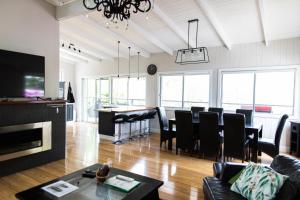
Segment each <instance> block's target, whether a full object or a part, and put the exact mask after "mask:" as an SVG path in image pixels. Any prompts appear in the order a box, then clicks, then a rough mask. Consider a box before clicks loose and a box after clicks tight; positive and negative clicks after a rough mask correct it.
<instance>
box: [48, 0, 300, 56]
mask: <svg viewBox="0 0 300 200" xmlns="http://www.w3.org/2000/svg"><path fill="white" fill-rule="evenodd" d="M47 1H48V2H50V3H52V4H54V5H56V6H58V7H60V8H62V7H67V6H68V5H71V4H74V3H76V2H77V3H78V4H77V5H81V4H82V0H47ZM61 5H63V6H61ZM70 7H71V6H70ZM82 7H83V6H82ZM83 10H84V9H83ZM85 12H86V11H85ZM79 14H80V15H78V13H75V14H74V15H72V14H69V16H72V17H71V18H67V19H66V18H64V19H61V20H60V26H61V36H62V37H61V38H62V41H64V42H72V43H74V44H75V45H76V46H78V47H80V48H81V49H82V50H83V51H85V52H86V54H89V55H91V56H92V58H99V59H111V58H113V57H116V56H117V51H116V50H117V41H118V40H120V41H121V56H122V57H127V54H128V46H132V47H133V51H132V53H133V54H136V52H137V51H141V55H142V56H145V57H149V55H151V53H159V52H166V53H168V54H172V52H173V51H175V50H177V49H181V48H186V47H187V43H186V40H187V21H188V20H190V19H195V18H197V19H199V33H198V46H207V47H214V46H225V47H227V48H228V50H230V48H234V45H235V44H244V43H253V42H264V43H266V44H268V42H270V41H272V40H278V39H286V38H294V37H300V20H299V19H300V0H155V6H154V9H153V10H152V11H150V12H149V13H148V14H145V13H138V14H132V15H131V19H130V21H129V28H128V30H126V24H127V22H125V21H124V22H119V23H118V24H112V23H111V22H110V21H109V20H107V19H106V18H105V17H103V16H102V13H101V12H100V13H99V12H90V13H88V17H86V13H79ZM146 18H148V20H147V19H146ZM107 23H109V24H110V26H109V28H106V26H107ZM192 40H193V41H194V38H192ZM193 44H194V43H192V45H193Z"/></svg>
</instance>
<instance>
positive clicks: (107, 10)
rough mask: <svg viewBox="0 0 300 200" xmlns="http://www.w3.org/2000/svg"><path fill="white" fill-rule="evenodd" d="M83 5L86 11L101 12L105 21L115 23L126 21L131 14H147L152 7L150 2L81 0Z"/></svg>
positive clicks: (135, 0) (139, 0) (144, 0)
mask: <svg viewBox="0 0 300 200" xmlns="http://www.w3.org/2000/svg"><path fill="white" fill-rule="evenodd" d="M152 2H153V4H154V0H152ZM83 5H84V7H85V8H86V9H88V10H97V11H99V12H101V11H103V15H104V16H105V17H106V18H107V19H112V21H115V22H117V21H118V20H120V21H123V20H124V19H125V20H128V19H129V18H130V14H131V12H133V13H138V12H149V11H150V10H151V7H152V3H151V0H83Z"/></svg>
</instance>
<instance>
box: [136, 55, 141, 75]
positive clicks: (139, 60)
mask: <svg viewBox="0 0 300 200" xmlns="http://www.w3.org/2000/svg"><path fill="white" fill-rule="evenodd" d="M140 53H141V52H137V54H138V79H140Z"/></svg>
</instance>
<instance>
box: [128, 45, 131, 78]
mask: <svg viewBox="0 0 300 200" xmlns="http://www.w3.org/2000/svg"><path fill="white" fill-rule="evenodd" d="M130 49H131V47H128V70H129V73H128V78H130Z"/></svg>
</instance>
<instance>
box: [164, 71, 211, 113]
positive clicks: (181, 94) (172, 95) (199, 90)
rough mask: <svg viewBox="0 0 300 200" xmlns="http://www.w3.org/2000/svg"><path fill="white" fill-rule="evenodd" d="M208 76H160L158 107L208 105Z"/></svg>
mask: <svg viewBox="0 0 300 200" xmlns="http://www.w3.org/2000/svg"><path fill="white" fill-rule="evenodd" d="M209 78H210V77H209V74H191V75H184V74H182V75H161V77H160V91H161V95H160V105H161V106H166V107H185V108H187V107H191V106H205V107H208V104H209Z"/></svg>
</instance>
